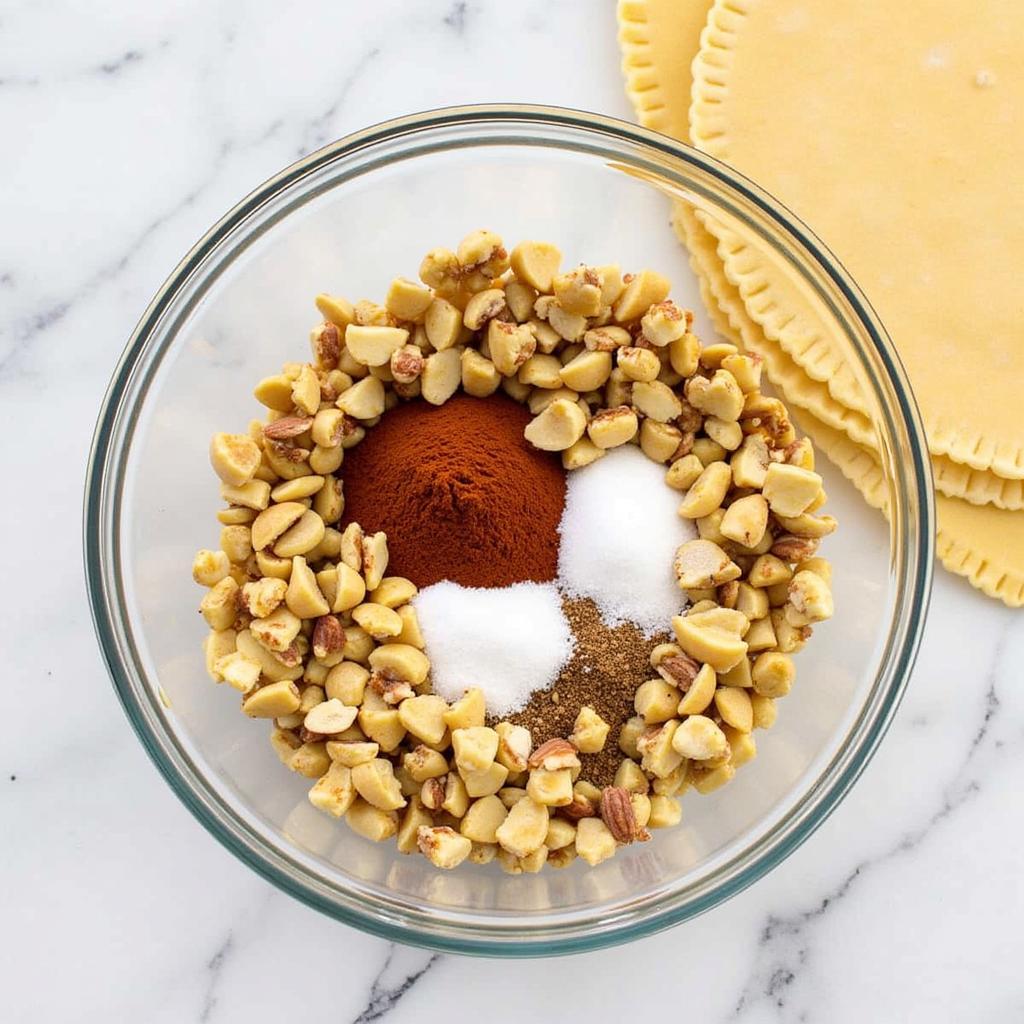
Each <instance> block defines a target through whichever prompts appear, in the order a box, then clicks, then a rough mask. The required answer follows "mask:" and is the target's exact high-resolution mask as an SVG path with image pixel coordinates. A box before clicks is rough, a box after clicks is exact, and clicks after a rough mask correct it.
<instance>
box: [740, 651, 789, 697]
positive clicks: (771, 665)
mask: <svg viewBox="0 0 1024 1024" xmlns="http://www.w3.org/2000/svg"><path fill="white" fill-rule="evenodd" d="M750 676H751V679H752V680H753V683H754V692H755V693H758V694H760V695H761V696H762V697H785V696H786V694H787V693H789V691H790V689H791V688H792V686H793V680H794V678H795V677H796V668H795V667H794V665H793V659H792V658H790V657H788V656H787V655H785V654H780V653H778V652H777V651H767V652H765V653H764V654H759V655H758V656H757V657H756V658H755V659H754V664H753V666H752V667H751V670H750Z"/></svg>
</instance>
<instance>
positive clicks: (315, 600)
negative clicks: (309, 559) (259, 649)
mask: <svg viewBox="0 0 1024 1024" xmlns="http://www.w3.org/2000/svg"><path fill="white" fill-rule="evenodd" d="M246 587H247V588H248V587H253V588H256V587H262V590H261V591H260V592H259V593H258V594H257V595H256V599H257V604H259V605H261V606H262V607H266V605H271V602H273V604H272V605H271V608H270V610H271V611H272V610H273V608H274V607H276V606H277V604H279V603H280V597H279V596H278V595H279V594H280V593H281V591H282V590H283V592H284V600H285V603H286V604H287V605H288V610H289V611H290V612H291V613H292V614H293V615H296V616H298V617H299V618H300V619H314V618H317V617H318V616H321V615H327V613H328V612H329V611H330V610H331V609H330V606H329V605H328V603H327V599H326V598H325V597H324V595H323V593H322V592H321V590H320V586H319V584H318V583H317V579H316V576H315V575H314V573H313V570H312V569H310V567H309V566H308V565H307V564H306V559H305V558H303V557H302V556H301V555H296V556H295V557H294V558H293V559H292V571H291V575H290V576H289V578H288V584H287V586H285V583H284V580H261V581H260V583H259V584H246ZM246 596H247V600H248V604H249V610H250V611H251V612H252V613H253V615H256V616H260V615H261V612H262V614H264V615H265V614H268V613H267V612H265V611H262V608H257V607H256V606H254V604H253V600H252V598H250V597H249V596H248V592H247V591H246ZM260 598H263V601H260V600H259V599H260ZM275 598H276V600H275ZM339 629H340V625H339Z"/></svg>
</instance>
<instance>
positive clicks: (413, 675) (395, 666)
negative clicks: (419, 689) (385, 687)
mask: <svg viewBox="0 0 1024 1024" xmlns="http://www.w3.org/2000/svg"><path fill="white" fill-rule="evenodd" d="M369 661H370V666H371V667H372V668H375V669H377V670H378V671H385V670H390V671H391V672H392V673H394V675H395V676H397V677H398V678H399V679H404V680H406V681H408V682H409V683H411V684H412V685H413V686H419V684H420V683H422V682H423V681H424V680H425V679H426V678H427V672H429V671H430V662H429V661H428V660H427V656H426V655H425V654H424V653H423V652H422V651H418V650H417V649H416V648H415V647H410V646H409V645H408V644H382V645H381V646H380V647H378V648H377V649H376V650H374V651H372V652H371V653H370V656H369Z"/></svg>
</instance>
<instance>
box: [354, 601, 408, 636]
mask: <svg viewBox="0 0 1024 1024" xmlns="http://www.w3.org/2000/svg"><path fill="white" fill-rule="evenodd" d="M351 614H352V618H353V619H355V621H356V623H357V624H358V625H360V626H361V627H362V628H363V629H364V630H366V632H367V633H369V634H370V636H372V637H373V639H374V640H387V639H389V638H391V637H396V636H398V634H399V633H401V632H402V620H401V618H399V616H398V613H397V612H396V611H395V610H394V609H393V608H387V607H385V606H384V605H382V604H373V603H372V602H368V603H365V604H360V605H357V606H356V607H355V608H353V609H352V612H351Z"/></svg>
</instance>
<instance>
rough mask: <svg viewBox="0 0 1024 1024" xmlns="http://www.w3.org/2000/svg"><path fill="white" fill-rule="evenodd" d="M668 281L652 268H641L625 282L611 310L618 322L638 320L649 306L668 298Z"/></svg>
mask: <svg viewBox="0 0 1024 1024" xmlns="http://www.w3.org/2000/svg"><path fill="white" fill-rule="evenodd" d="M670 287H671V286H670V285H669V282H668V280H667V279H666V278H664V277H662V276H661V274H657V273H655V272H654V271H653V270H641V271H640V273H638V274H634V275H633V277H632V279H631V280H629V281H628V282H627V283H626V287H625V288H624V289H623V291H622V294H621V295H620V296H619V298H618V300H617V301H616V303H615V305H614V307H613V312H614V314H615V319H616V320H618V322H619V323H620V324H625V323H632V322H633V321H636V320H639V319H640V318H641V317H642V316H643V315H644V314H645V313H646V312H647V311H648V310H649V309H650V308H651V306H653V305H655V304H656V303H659V302H664V301H665V299H667V298H668V293H669V289H670Z"/></svg>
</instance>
